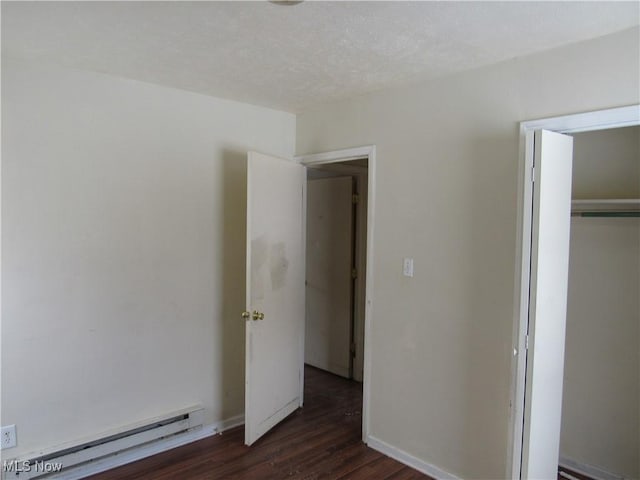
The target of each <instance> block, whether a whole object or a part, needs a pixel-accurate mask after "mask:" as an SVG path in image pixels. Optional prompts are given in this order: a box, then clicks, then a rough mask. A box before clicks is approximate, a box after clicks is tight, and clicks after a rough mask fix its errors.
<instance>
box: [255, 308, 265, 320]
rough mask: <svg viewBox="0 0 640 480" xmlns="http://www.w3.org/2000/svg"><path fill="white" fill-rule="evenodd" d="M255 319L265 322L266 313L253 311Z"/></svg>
mask: <svg viewBox="0 0 640 480" xmlns="http://www.w3.org/2000/svg"><path fill="white" fill-rule="evenodd" d="M253 319H254V320H264V313H262V312H259V311H257V310H254V311H253Z"/></svg>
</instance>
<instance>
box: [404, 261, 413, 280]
mask: <svg viewBox="0 0 640 480" xmlns="http://www.w3.org/2000/svg"><path fill="white" fill-rule="evenodd" d="M402 274H403V275H404V276H405V277H413V258H405V259H404V260H403V261H402Z"/></svg>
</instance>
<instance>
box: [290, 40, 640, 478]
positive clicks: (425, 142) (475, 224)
mask: <svg viewBox="0 0 640 480" xmlns="http://www.w3.org/2000/svg"><path fill="white" fill-rule="evenodd" d="M638 40H639V30H638V29H634V30H629V31H625V32H622V33H619V34H616V35H611V36H608V37H602V38H600V39H595V40H592V41H588V42H582V43H579V44H575V45H571V46H568V47H564V48H560V49H556V50H552V51H549V52H546V53H542V54H539V55H534V56H529V57H526V58H522V59H514V60H512V61H509V62H506V63H503V64H500V65H497V66H493V67H488V68H483V69H480V70H476V71H473V72H468V73H465V74H460V75H456V76H452V77H449V78H443V79H439V80H434V81H431V82H428V83H424V84H420V85H416V86H415V87H412V88H405V89H398V90H392V91H385V92H378V93H372V94H369V95H365V96H362V97H359V98H356V99H353V100H350V101H345V102H342V103H336V104H329V105H324V106H321V107H318V108H316V109H313V110H309V111H307V112H304V113H303V114H301V115H299V116H298V127H297V152H298V154H303V153H314V152H320V151H326V150H333V149H339V148H346V147H352V146H357V145H367V144H375V145H376V146H377V161H378V164H377V169H378V170H377V172H378V174H377V200H376V224H375V256H376V258H375V262H374V291H373V302H374V310H373V319H372V329H371V342H372V345H371V358H372V377H371V405H370V418H371V429H370V434H371V435H372V436H374V437H376V438H378V439H381V440H383V441H385V442H387V443H389V444H391V445H393V446H395V447H397V448H399V449H401V450H403V451H405V452H407V453H410V454H411V455H414V456H415V457H417V458H418V459H420V460H422V461H424V462H427V463H430V464H433V465H436V466H438V467H439V468H441V469H444V470H446V471H449V472H451V473H453V474H456V475H458V476H460V477H463V478H484V479H489V478H491V479H495V478H501V477H504V476H505V474H506V471H507V470H506V466H507V461H508V458H507V457H508V455H507V452H508V445H507V443H508V433H509V400H510V387H511V380H512V378H511V369H510V367H511V358H512V355H511V350H512V345H511V342H512V332H513V325H514V298H515V297H514V272H515V262H516V258H515V250H516V248H515V244H516V214H517V212H516V209H517V206H516V201H517V191H516V190H517V188H516V186H517V182H518V178H517V176H518V172H517V165H518V160H519V158H518V155H519V150H518V148H519V143H518V142H519V136H518V122H520V121H522V120H529V119H535V118H542V117H549V116H554V115H561V114H568V113H573V112H582V111H588V110H596V109H601V108H610V107H615V106H621V105H628V104H634V103H638V102H639V101H640V98H639V97H640V92H639V91H638V84H639V81H640V79H639V74H638V72H639V64H638V58H639V43H640V42H639V41H638ZM403 257H414V259H415V276H414V278H412V279H411V278H405V277H402V258H403Z"/></svg>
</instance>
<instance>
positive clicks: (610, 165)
mask: <svg viewBox="0 0 640 480" xmlns="http://www.w3.org/2000/svg"><path fill="white" fill-rule="evenodd" d="M573 137H574V157H573V158H574V160H573V187H572V198H573V201H572V214H571V215H572V218H571V246H570V258H569V289H568V306H567V330H566V343H565V365H564V389H563V410H562V431H561V445H560V467H561V469H562V467H565V468H567V469H569V470H571V471H572V472H577V473H579V474H583V475H585V476H587V477H589V478H594V479H607V480H609V479H616V478H629V479H632V478H633V479H638V478H640V326H639V325H640V127H638V126H634V127H625V128H616V129H610V130H599V131H592V132H584V133H577V134H574V135H573ZM561 476H562V473H561ZM567 478H571V476H568V477H567Z"/></svg>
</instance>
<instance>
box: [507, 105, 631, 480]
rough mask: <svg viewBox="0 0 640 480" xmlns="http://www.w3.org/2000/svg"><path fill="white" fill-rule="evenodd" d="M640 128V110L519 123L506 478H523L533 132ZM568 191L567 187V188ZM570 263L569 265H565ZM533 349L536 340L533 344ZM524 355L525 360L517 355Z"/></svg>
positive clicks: (624, 109)
mask: <svg viewBox="0 0 640 480" xmlns="http://www.w3.org/2000/svg"><path fill="white" fill-rule="evenodd" d="M636 125H640V105H631V106H626V107H619V108H612V109H606V110H597V111H591V112H586V113H578V114H572V115H564V116H559V117H550V118H543V119H539V120H531V121H526V122H521V123H520V155H519V161H518V207H517V214H518V217H517V238H516V268H515V277H514V296H515V301H514V329H513V360H512V367H511V369H512V386H511V402H510V404H511V406H512V408H511V409H510V417H511V418H510V421H509V443H508V448H509V452H508V457H507V460H508V461H507V471H506V476H507V478H521V467H522V453H523V446H524V444H525V442H524V439H525V436H528V435H529V433H530V432H529V431H528V429H527V428H526V426H525V395H526V390H525V384H526V364H527V361H526V351H527V350H526V345H527V332H528V327H529V300H530V299H529V286H530V275H531V268H530V266H531V244H532V238H531V235H532V229H533V224H532V221H533V217H532V211H533V160H534V151H533V141H534V131H536V130H542V129H544V130H551V131H553V132H557V133H578V132H588V131H594V130H604V129H610V128H622V127H630V126H636ZM569 188H570V186H569ZM567 260H568V259H567ZM532 343H535V339H533V342H532ZM520 352H524V355H520V354H519V353H520Z"/></svg>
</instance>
